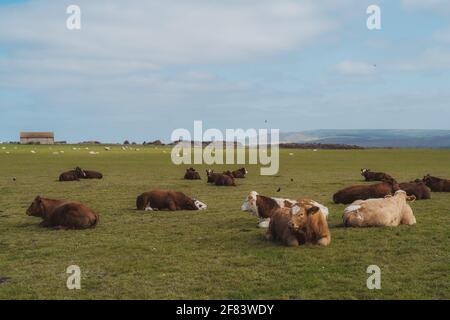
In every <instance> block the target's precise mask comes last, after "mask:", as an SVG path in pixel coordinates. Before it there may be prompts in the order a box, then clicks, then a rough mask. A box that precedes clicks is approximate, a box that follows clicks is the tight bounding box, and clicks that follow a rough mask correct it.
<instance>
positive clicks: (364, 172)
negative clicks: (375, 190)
mask: <svg viewBox="0 0 450 320" xmlns="http://www.w3.org/2000/svg"><path fill="white" fill-rule="evenodd" d="M369 171H370V169H366V168H362V169H361V175H362V176H363V175H365V174H366V173H367V172H369Z"/></svg>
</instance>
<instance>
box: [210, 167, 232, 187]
mask: <svg viewBox="0 0 450 320" xmlns="http://www.w3.org/2000/svg"><path fill="white" fill-rule="evenodd" d="M206 174H207V176H208V181H207V182H208V183H214V184H215V185H216V186H233V187H235V186H236V183H235V182H234V178H233V177H231V176H229V175H227V174H223V173H214V171H213V170H206Z"/></svg>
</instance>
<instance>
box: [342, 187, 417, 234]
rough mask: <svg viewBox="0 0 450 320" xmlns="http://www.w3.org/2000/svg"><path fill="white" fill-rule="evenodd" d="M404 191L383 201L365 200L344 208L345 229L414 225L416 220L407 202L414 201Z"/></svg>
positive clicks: (399, 191) (412, 197)
mask: <svg viewBox="0 0 450 320" xmlns="http://www.w3.org/2000/svg"><path fill="white" fill-rule="evenodd" d="M414 200H415V197H414V196H408V195H407V194H406V192H405V191H403V190H398V191H397V192H395V195H394V196H386V198H383V199H367V200H358V201H355V202H353V203H352V204H351V205H350V206H348V207H347V208H345V211H344V215H343V216H342V219H343V221H344V225H345V226H346V227H396V226H398V225H400V224H407V225H413V224H416V218H415V217H414V214H413V211H412V209H411V207H410V206H409V204H408V203H407V201H414Z"/></svg>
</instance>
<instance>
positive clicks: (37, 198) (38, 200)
mask: <svg viewBox="0 0 450 320" xmlns="http://www.w3.org/2000/svg"><path fill="white" fill-rule="evenodd" d="M41 200H42V198H41V196H37V197H36V198H34V201H37V202H41Z"/></svg>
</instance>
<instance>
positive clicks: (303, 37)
mask: <svg viewBox="0 0 450 320" xmlns="http://www.w3.org/2000/svg"><path fill="white" fill-rule="evenodd" d="M64 2H66V1H64ZM64 2H59V4H58V5H55V3H54V1H52V0H41V1H39V0H36V1H32V2H31V3H29V4H25V5H20V6H15V7H11V6H9V7H5V8H1V7H0V40H2V41H6V42H8V43H17V44H21V45H22V46H24V45H25V46H31V47H33V48H34V49H38V50H39V51H38V54H40V55H45V56H50V57H58V56H59V57H61V56H64V57H79V58H80V57H84V56H88V57H89V58H91V59H92V58H95V57H97V58H103V59H125V58H127V59H132V60H135V61H143V62H146V63H151V64H173V63H208V62H229V61H236V60H241V59H254V58H255V57H258V56H260V55H271V54H276V53H279V52H283V51H286V50H289V49H292V48H297V47H302V46H305V45H306V44H307V43H308V42H309V41H311V40H313V39H314V38H315V37H317V36H319V35H320V34H322V33H323V32H325V31H327V30H329V29H330V28H331V24H330V22H329V20H328V19H327V17H326V16H325V15H324V14H323V13H322V12H321V11H320V9H319V8H318V6H315V5H312V4H311V3H310V2H309V1H304V3H303V4H300V3H298V2H294V1H289V0H281V1H276V2H275V1H268V0H261V1H258V2H256V1H240V2H238V1H231V2H226V3H225V2H223V3H221V2H212V1H208V2H205V1H195V0H190V1H175V0H172V1H170V0H169V1H164V2H161V1H143V0H135V1H133V2H127V3H125V2H124V1H118V0H111V1H87V0H80V1H77V4H78V5H79V6H80V7H81V10H82V30H80V31H68V30H67V29H66V28H65V19H66V18H67V15H66V13H65V5H64V4H63V3H64ZM67 3H69V2H66V4H67ZM23 49H24V50H23V51H21V50H20V49H18V48H16V50H18V52H16V53H18V54H20V55H25V56H27V55H28V54H27V52H25V51H26V48H23Z"/></svg>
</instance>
